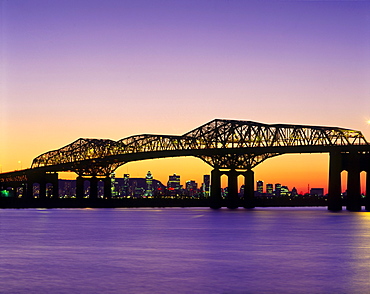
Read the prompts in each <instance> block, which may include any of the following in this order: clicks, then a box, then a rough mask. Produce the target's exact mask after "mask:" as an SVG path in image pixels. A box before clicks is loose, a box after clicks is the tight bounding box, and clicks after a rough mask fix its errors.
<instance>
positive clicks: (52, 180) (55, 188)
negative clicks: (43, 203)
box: [45, 173, 59, 199]
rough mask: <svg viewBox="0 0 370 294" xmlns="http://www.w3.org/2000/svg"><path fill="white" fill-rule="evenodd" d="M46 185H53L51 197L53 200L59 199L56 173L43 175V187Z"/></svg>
mask: <svg viewBox="0 0 370 294" xmlns="http://www.w3.org/2000/svg"><path fill="white" fill-rule="evenodd" d="M46 183H51V184H52V185H53V190H52V195H50V197H51V198H53V199H58V198H59V182H58V173H52V174H46V175H45V185H46Z"/></svg>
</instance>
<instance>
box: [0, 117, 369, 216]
mask: <svg viewBox="0 0 370 294" xmlns="http://www.w3.org/2000/svg"><path fill="white" fill-rule="evenodd" d="M292 153H328V154H329V158H330V159H329V193H328V209H329V210H332V211H339V210H341V209H342V204H343V202H342V197H341V172H342V171H343V170H346V171H347V172H348V181H347V202H346V204H347V209H348V210H351V211H359V210H361V206H362V204H361V203H362V199H361V191H360V173H361V172H362V171H365V172H366V198H365V209H366V210H370V176H369V172H370V144H369V143H368V142H367V141H366V139H365V137H364V136H363V134H362V133H361V132H360V131H356V130H351V129H345V128H340V127H324V126H306V125H288V124H263V123H258V122H252V121H240V120H225V119H215V120H213V121H210V122H208V123H206V124H204V125H202V126H200V127H197V128H195V129H193V130H191V131H189V132H187V133H185V134H183V135H179V136H176V135H152V134H141V135H135V136H130V137H127V138H123V139H121V140H118V141H113V140H108V139H85V138H80V139H78V140H76V141H74V142H72V143H70V144H68V145H66V146H64V147H62V148H60V149H57V150H53V151H48V152H46V153H43V154H41V155H39V156H37V157H36V158H35V159H34V160H33V162H32V165H31V168H29V169H24V170H20V171H14V172H8V173H2V174H0V188H1V189H6V188H8V187H13V188H14V187H19V186H22V187H23V189H24V191H25V192H24V193H23V194H24V196H22V197H25V198H27V199H32V198H34V195H33V185H34V184H35V183H38V184H40V193H39V198H46V197H47V195H46V184H48V183H50V184H52V186H53V190H52V194H51V195H50V197H51V198H57V197H59V196H58V172H62V171H71V172H75V173H76V174H77V175H78V176H77V178H76V197H77V198H82V197H83V183H84V181H85V180H89V181H90V196H89V198H91V199H95V198H97V195H98V193H97V183H98V181H99V180H100V179H101V180H103V181H104V197H105V198H107V199H110V198H111V197H112V195H111V189H110V185H111V182H110V180H111V179H110V174H111V173H112V172H113V171H114V170H116V169H117V168H118V167H119V166H121V165H123V164H125V163H128V162H132V161H137V160H145V159H154V158H166V157H178V156H194V157H198V158H200V159H202V160H203V161H204V162H206V163H207V164H209V165H210V166H212V167H213V170H212V172H211V193H210V206H211V207H212V208H220V207H221V206H222V197H221V193H220V191H221V180H220V179H221V176H222V175H224V174H225V175H227V177H228V197H227V207H229V208H237V207H238V206H239V203H240V199H239V196H238V187H237V177H238V175H243V176H244V186H245V189H244V195H243V197H242V199H243V206H244V207H245V208H253V207H254V206H255V204H254V172H253V168H254V167H256V166H257V165H258V164H260V163H262V162H263V161H265V160H266V159H268V158H271V157H275V156H279V155H282V154H292Z"/></svg>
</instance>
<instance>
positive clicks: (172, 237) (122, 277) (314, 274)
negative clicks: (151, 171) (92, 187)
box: [0, 208, 370, 293]
mask: <svg viewBox="0 0 370 294" xmlns="http://www.w3.org/2000/svg"><path fill="white" fill-rule="evenodd" d="M0 237H1V238H0V241H1V242H0V293H370V213H368V212H357V213H354V212H352V213H350V212H346V211H342V212H340V213H330V212H328V211H327V210H326V209H325V208H264V209H261V208H259V209H254V210H244V209H238V210H227V209H221V210H211V209H207V208H166V209H139V208H137V209H49V210H46V209H19V210H15V209H14V210H13V209H3V210H0Z"/></svg>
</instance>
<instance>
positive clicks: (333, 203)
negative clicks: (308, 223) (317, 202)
mask: <svg viewBox="0 0 370 294" xmlns="http://www.w3.org/2000/svg"><path fill="white" fill-rule="evenodd" d="M329 156H330V159H329V193H328V210H331V211H340V210H342V197H341V177H340V173H341V172H342V155H341V154H340V152H330V155H329Z"/></svg>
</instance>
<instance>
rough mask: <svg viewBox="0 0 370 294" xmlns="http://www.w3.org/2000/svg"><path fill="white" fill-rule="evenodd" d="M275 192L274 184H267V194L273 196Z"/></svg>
mask: <svg viewBox="0 0 370 294" xmlns="http://www.w3.org/2000/svg"><path fill="white" fill-rule="evenodd" d="M273 192H274V187H273V185H272V184H266V194H267V195H268V196H271V195H272V194H273Z"/></svg>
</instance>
